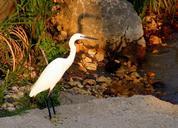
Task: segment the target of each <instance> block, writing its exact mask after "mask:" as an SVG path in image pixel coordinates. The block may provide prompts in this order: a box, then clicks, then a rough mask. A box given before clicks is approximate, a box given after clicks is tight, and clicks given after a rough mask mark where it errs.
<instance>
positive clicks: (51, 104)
mask: <svg viewBox="0 0 178 128" xmlns="http://www.w3.org/2000/svg"><path fill="white" fill-rule="evenodd" d="M46 107H47V109H48V113H49V119H50V120H51V118H52V116H51V110H50V108H51V107H52V110H53V113H54V115H56V110H55V107H54V103H53V100H52V98H51V96H50V95H49V96H48V98H47V99H46Z"/></svg>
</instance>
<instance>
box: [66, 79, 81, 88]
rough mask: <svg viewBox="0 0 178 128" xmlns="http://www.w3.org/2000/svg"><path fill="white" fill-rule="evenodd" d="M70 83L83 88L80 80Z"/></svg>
mask: <svg viewBox="0 0 178 128" xmlns="http://www.w3.org/2000/svg"><path fill="white" fill-rule="evenodd" d="M69 84H70V85H71V86H73V87H79V88H83V85H82V84H81V83H80V82H79V81H70V82H69Z"/></svg>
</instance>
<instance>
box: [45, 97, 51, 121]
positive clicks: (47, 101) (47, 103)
mask: <svg viewBox="0 0 178 128" xmlns="http://www.w3.org/2000/svg"><path fill="white" fill-rule="evenodd" d="M46 106H47V109H48V113H49V119H51V118H52V117H51V111H50V106H49V98H47V99H46Z"/></svg>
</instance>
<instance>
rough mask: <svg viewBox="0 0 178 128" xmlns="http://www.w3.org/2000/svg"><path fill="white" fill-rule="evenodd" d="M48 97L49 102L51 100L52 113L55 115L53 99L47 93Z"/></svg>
mask: <svg viewBox="0 0 178 128" xmlns="http://www.w3.org/2000/svg"><path fill="white" fill-rule="evenodd" d="M49 99H50V102H51V106H52V109H53V113H54V115H56V110H55V107H54V103H53V100H52V98H51V96H50V95H49Z"/></svg>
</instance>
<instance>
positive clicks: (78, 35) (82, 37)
mask: <svg viewBox="0 0 178 128" xmlns="http://www.w3.org/2000/svg"><path fill="white" fill-rule="evenodd" d="M72 37H73V38H74V40H81V39H90V40H97V39H96V38H93V37H89V36H86V35H84V34H81V33H76V34H74V35H73V36H72Z"/></svg>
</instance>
